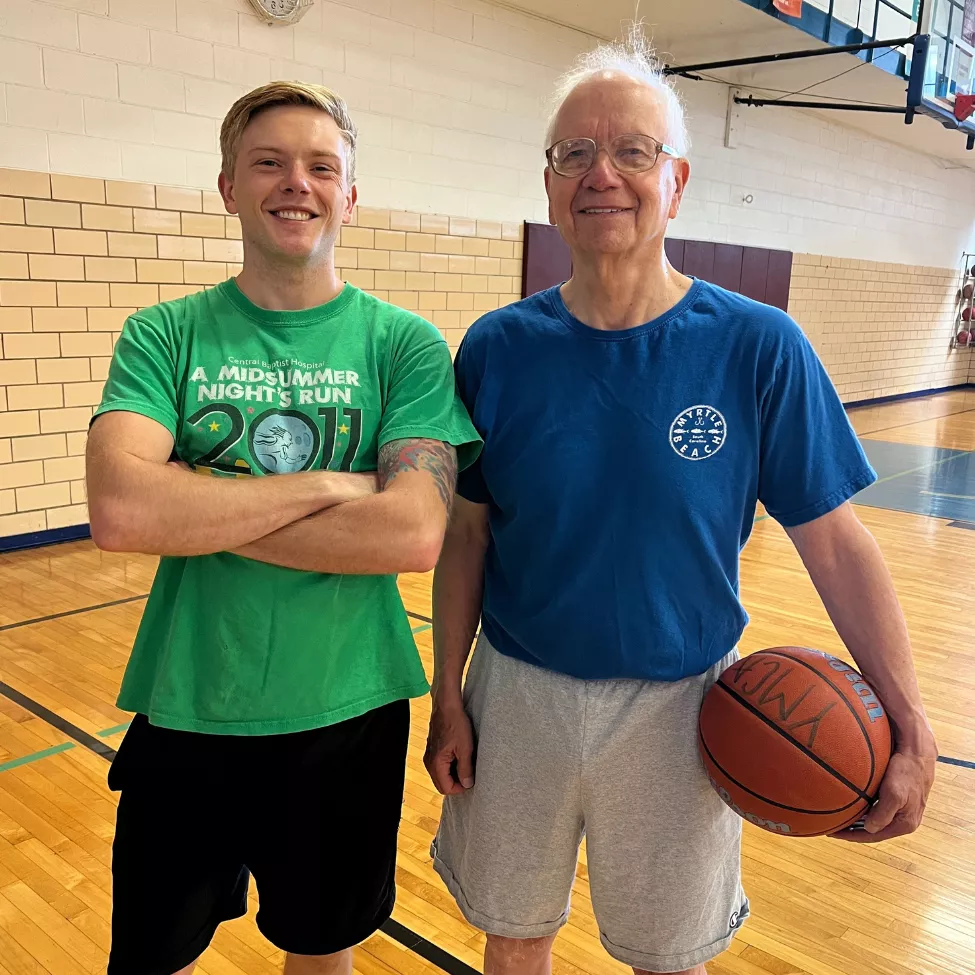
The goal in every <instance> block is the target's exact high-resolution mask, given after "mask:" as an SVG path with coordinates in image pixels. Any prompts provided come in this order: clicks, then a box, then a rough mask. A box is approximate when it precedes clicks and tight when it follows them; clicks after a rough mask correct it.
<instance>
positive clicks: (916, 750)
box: [834, 728, 938, 843]
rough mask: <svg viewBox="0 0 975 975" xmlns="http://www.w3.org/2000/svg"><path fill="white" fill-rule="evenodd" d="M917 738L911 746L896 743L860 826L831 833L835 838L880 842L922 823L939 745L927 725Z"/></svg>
mask: <svg viewBox="0 0 975 975" xmlns="http://www.w3.org/2000/svg"><path fill="white" fill-rule="evenodd" d="M925 732H926V733H925ZM916 737H917V740H916V741H914V742H912V743H911V747H910V748H906V747H903V746H900V745H899V746H898V747H897V748H896V750H895V751H894V754H893V755H891V757H890V764H889V765H888V766H887V773H886V775H884V780H883V782H881V783H880V793H879V796H880V797H879V799H878V800H877V802H876V804H875V805H874V807H873V809H871V810H870V813H869V814H868V815H867V817H866V820H865V821H864V827H863V829H845V830H842V831H841V832H839V833H835V834H834V837H835V838H836V839H838V840H849V841H850V842H853V843H880V842H881V841H883V840H890V839H893V838H894V837H895V836H906V835H907V834H908V833H913V832H914V830H916V829H917V828H918V826H920V825H921V817H922V816H923V815H924V807H925V805H926V804H927V801H928V794H929V793H930V792H931V787H932V785H934V770H935V763H936V762H937V761H938V748H937V745H936V744H935V740H934V735H933V734H932V733H931V729H930V728H925V729H923V730H922V732H921V733H919V735H918V736H916Z"/></svg>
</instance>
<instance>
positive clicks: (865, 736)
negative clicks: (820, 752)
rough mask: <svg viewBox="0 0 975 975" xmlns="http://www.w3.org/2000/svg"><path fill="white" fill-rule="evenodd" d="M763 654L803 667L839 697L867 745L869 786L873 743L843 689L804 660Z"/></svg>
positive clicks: (772, 652) (873, 766)
mask: <svg viewBox="0 0 975 975" xmlns="http://www.w3.org/2000/svg"><path fill="white" fill-rule="evenodd" d="M763 652H764V653H766V654H767V655H768V656H770V657H779V658H780V659H783V660H788V661H789V662H790V663H794V664H799V665H800V666H801V667H805V668H806V670H808V671H809V672H810V673H811V674H815V675H816V676H817V677H818V678H819V679H820V680H822V681H823V682H824V683H825V684H826V685H828V686H829V687H832V688H833V690H834V691H836V693H837V695H838V696H839V698H840V700H841V701H842V702H843V703H844V704H845V705H846V706H847V709H848V710H849V712H850V714H852V715H853V719H854V721H856V723H857V724H858V725H859V726H860V731H861V732H862V734H863V740H864V742H866V745H867V752H868V754H869V755H870V776H869V778H868V779H867V785H869V784H870V783H871V782H873V777H874V775H876V773H877V759H876V755H875V753H874V750H873V741H872V740H871V739H870V734H869V733H868V731H867V726H866V725H865V724H864V723H863V720H862V719H861V717H860V715H859V714H857V711H856V708H855V707H854V706H853V702H852V701H850V700H849V699H848V698H847V696H846V695H845V694H844V693H843V689H842V688H841V687H837V685H836V684H834V683H833V681H832V680H830V678H829V676H828V675H827V674H823V673H821V672H820V671H818V670H817V669H816V668H815V667H813V666H811V665H810V664H808V663H806V661H805V660H801V659H800V658H798V657H790V656H789V655H788V654H786V653H779V652H778V651H777V650H775V649H774V648H772V649H769V650H766V651H763ZM823 659H825V654H824V656H823ZM833 659H834V660H839V657H834V658H833ZM840 663H843V661H840ZM847 666H849V664H847ZM860 676H861V677H862V676H863V675H862V674H861V675H860ZM868 686H869V685H868ZM796 744H799V743H798V742H796ZM865 798H867V799H868V801H869V802H870V803H871V805H872V804H873V803H874V802H875V801H876V796H874V797H873V798H870V797H868V796H867V797H865Z"/></svg>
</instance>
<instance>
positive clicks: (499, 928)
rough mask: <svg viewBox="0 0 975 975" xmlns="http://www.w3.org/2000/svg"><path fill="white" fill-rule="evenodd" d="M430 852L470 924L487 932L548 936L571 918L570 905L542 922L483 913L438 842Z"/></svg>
mask: <svg viewBox="0 0 975 975" xmlns="http://www.w3.org/2000/svg"><path fill="white" fill-rule="evenodd" d="M430 853H431V855H432V856H433V869H434V870H436V871H437V873H438V874H439V875H440V879H441V880H442V881H443V882H444V884H446V886H447V890H449V891H450V893H451V896H452V897H453V898H454V900H455V901H457V906H458V907H459V908H460V912H461V914H463V915H464V918H465V919H466V920H467V922H468V924H471V925H473V926H474V927H475V928H477V929H478V930H479V931H483V932H484V933H485V934H492V935H494V936H495V937H498V938H548V937H549V936H551V935H553V934H555V933H556V932H557V931H558V930H559V929H560V928H561V927H563V925H564V924H565V922H566V921H568V919H569V909H568V907H567V908H566V909H565V910H564V911H563V912H562V914H561V915H560V916H559V917H557V918H556V919H555V920H554V921H544V922H542V923H540V924H516V923H513V922H511V921H504V920H501V919H500V918H496V917H489V916H488V915H487V914H482V913H481V912H480V911H478V910H475V908H473V907H471V903H470V901H469V900H468V899H467V896H466V895H465V894H464V890H463V888H462V887H461V885H460V882H459V881H458V880H457V878H456V877H455V876H454V873H453V871H452V870H451V869H450V867H449V866H447V864H446V863H445V862H444V861H443V860H441V859H440V857H439V855H438V854H437V845H436V843H434V844H433V847H432V848H431V850H430Z"/></svg>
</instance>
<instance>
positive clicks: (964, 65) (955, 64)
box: [918, 0, 975, 134]
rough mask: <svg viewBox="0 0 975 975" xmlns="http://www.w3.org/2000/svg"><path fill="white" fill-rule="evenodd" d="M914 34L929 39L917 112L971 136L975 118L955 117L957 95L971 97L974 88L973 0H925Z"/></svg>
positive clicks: (973, 131) (974, 27) (974, 42)
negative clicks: (917, 33)
mask: <svg viewBox="0 0 975 975" xmlns="http://www.w3.org/2000/svg"><path fill="white" fill-rule="evenodd" d="M918 32H919V33H920V34H927V35H929V36H930V44H929V47H928V52H927V59H926V61H925V63H924V72H923V82H922V89H921V93H920V110H921V111H923V112H924V113H925V114H927V115H930V116H932V117H934V118H936V119H939V120H940V121H941V122H943V123H944V124H945V125H948V126H950V127H952V128H958V129H960V130H961V131H962V132H966V133H968V134H975V116H972V117H971V118H968V119H967V120H964V121H959V120H958V119H957V118H956V115H955V104H956V99H957V96H959V95H971V94H972V93H973V85H975V0H926V2H925V3H924V10H923V13H922V16H921V22H920V24H919V26H918Z"/></svg>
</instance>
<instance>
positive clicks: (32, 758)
mask: <svg viewBox="0 0 975 975" xmlns="http://www.w3.org/2000/svg"><path fill="white" fill-rule="evenodd" d="M69 748H77V745H75V743H74V742H73V741H63V742H61V744H60V745H52V746H51V747H50V748H44V749H42V750H41V751H39V752H31V754H30V755H24V756H22V757H21V758H12V759H11V760H10V761H9V762H4V763H3V764H2V765H0V772H9V771H10V769H12V768H20V766H21V765H30V763H31V762H38V761H40V760H41V759H42V758H48V757H49V756H51V755H57V754H59V753H60V752H66V751H68V749H69Z"/></svg>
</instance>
